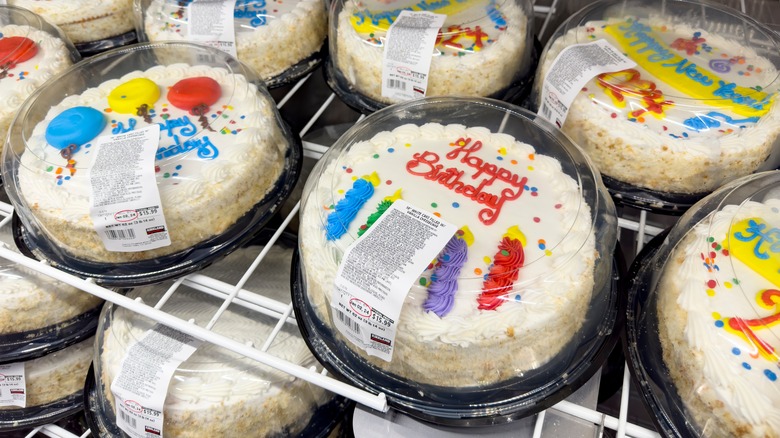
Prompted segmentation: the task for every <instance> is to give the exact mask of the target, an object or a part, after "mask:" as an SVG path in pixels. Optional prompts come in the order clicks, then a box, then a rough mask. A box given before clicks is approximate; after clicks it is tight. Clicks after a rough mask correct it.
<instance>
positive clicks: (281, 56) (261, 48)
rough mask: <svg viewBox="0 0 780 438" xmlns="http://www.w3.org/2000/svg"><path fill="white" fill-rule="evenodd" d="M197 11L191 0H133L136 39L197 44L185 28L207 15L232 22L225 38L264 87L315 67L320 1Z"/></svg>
mask: <svg viewBox="0 0 780 438" xmlns="http://www.w3.org/2000/svg"><path fill="white" fill-rule="evenodd" d="M199 7H200V8H201V9H198V10H197V11H196V10H195V6H193V3H192V1H191V0H187V1H178V0H135V10H136V26H137V28H138V35H139V39H141V40H142V41H152V42H156V41H165V40H171V41H193V42H201V43H202V42H203V39H202V38H201V35H199V34H198V31H199V29H198V28H193V27H191V25H190V21H191V20H192V19H193V18H192V16H193V14H196V17H195V20H197V19H198V18H197V17H198V16H200V17H203V16H207V17H209V20H210V21H211V22H213V23H216V22H220V19H230V20H231V21H233V22H232V27H233V33H234V35H230V36H229V37H228V38H231V39H232V40H233V42H234V43H235V46H234V47H235V48H234V50H235V53H236V55H237V57H238V59H239V60H241V61H242V62H244V63H246V64H247V65H249V66H250V67H252V68H254V69H255V71H257V73H258V74H259V75H260V77H261V78H262V79H263V80H264V81H266V84H267V85H268V86H269V87H276V86H280V85H284V84H287V83H290V82H292V81H294V80H296V79H298V78H300V77H301V76H303V75H305V74H306V73H308V72H310V71H311V70H313V69H314V68H315V67H317V65H319V61H320V60H321V54H320V49H321V47H322V44H323V42H324V41H325V37H326V36H327V32H328V26H327V21H328V17H327V11H326V6H325V2H324V0H274V1H270V0H269V1H266V0H240V1H237V2H235V8H234V10H233V12H232V14H231V13H230V11H225V10H224V7H223V6H222V4H217V5H213V4H212V5H199ZM202 8H207V10H203V9H202ZM198 14H199V15H198ZM220 14H222V15H225V14H227V17H220ZM201 27H202V26H201ZM200 33H202V31H201V32H200Z"/></svg>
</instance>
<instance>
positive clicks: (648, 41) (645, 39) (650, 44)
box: [618, 21, 674, 62]
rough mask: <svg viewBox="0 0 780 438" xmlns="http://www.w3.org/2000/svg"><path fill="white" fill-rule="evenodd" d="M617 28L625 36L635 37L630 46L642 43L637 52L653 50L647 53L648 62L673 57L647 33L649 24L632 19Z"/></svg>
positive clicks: (650, 29)
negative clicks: (642, 45) (628, 23)
mask: <svg viewBox="0 0 780 438" xmlns="http://www.w3.org/2000/svg"><path fill="white" fill-rule="evenodd" d="M618 29H620V30H622V31H623V35H624V36H625V37H626V38H636V41H632V42H631V43H629V45H630V46H638V45H640V44H644V45H645V46H644V47H643V48H641V49H637V52H638V53H645V52H648V51H649V52H653V53H650V54H648V55H647V60H648V61H650V62H662V61H667V60H669V59H672V58H674V53H672V52H670V51H669V50H668V49H666V48H665V47H664V46H663V45H661V43H659V42H658V41H656V39H655V38H653V37H652V36H650V35H648V34H647V33H648V32H652V28H650V26H646V25H644V24H642V23H640V22H638V21H632V22H631V24H630V25H629V26H625V25H621V26H618Z"/></svg>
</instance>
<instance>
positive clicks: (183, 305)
mask: <svg viewBox="0 0 780 438" xmlns="http://www.w3.org/2000/svg"><path fill="white" fill-rule="evenodd" d="M290 253H291V252H290V251H287V252H286V254H282V253H281V250H279V249H272V250H271V251H270V252H269V254H268V256H267V257H269V259H270V260H276V263H277V264H276V265H275V267H276V269H277V270H278V269H281V270H282V271H285V270H289V262H290V258H291V254H290ZM228 257H229V258H228V259H226V260H225V261H224V263H220V266H221V267H222V268H225V269H226V270H230V269H231V267H230V266H231V264H234V263H240V264H242V266H248V264H245V263H244V261H245V260H246V259H245V256H244V255H242V254H241V251H239V253H238V254H235V253H234V254H231V255H230V256H228ZM277 258H278V259H277ZM253 259H254V257H252V259H250V260H249V262H251V261H252V260H253ZM282 259H285V260H286V261H287V262H288V264H287V265H286V267H285V266H282V265H281V263H280V262H281V260H282ZM216 266H217V265H215V267H216ZM261 269H262V268H261ZM239 277H240V275H239ZM254 279H256V280H257V281H256V280H250V281H249V283H248V284H247V285H246V287H247V288H249V289H251V290H265V288H264V287H263V286H262V284H263V283H262V281H263V277H262V276H255V277H254ZM236 280H237V278H236V277H235V276H234V277H233V278H232V281H236ZM278 290H279V291H282V290H283V289H278ZM165 291H166V288H164V287H154V288H146V289H136V291H134V292H133V293H132V296H133V297H135V296H140V297H142V299H144V300H145V301H146V302H148V303H152V304H153V303H155V302H157V300H158V299H159V298H160V297H161V296H162V295H163V293H165ZM276 295H279V294H278V293H277V294H276ZM285 298H286V299H287V300H289V297H285ZM282 299H284V298H282ZM221 303H222V300H218V299H215V298H212V297H209V296H206V295H204V294H203V293H202V292H199V291H194V290H192V289H186V290H183V289H181V288H180V289H179V290H177V292H176V294H175V295H174V296H173V297H172V298H170V299H169V300H168V302H167V303H166V304H165V305H164V306H163V307H162V310H163V311H165V312H166V313H168V314H170V315H174V316H176V317H179V318H182V319H184V320H190V319H194V323H195V324H197V325H199V326H201V327H203V326H205V325H206V324H208V322H209V320H211V318H212V317H213V316H214V313H215V312H216V311H217V310H218V309H219V307H220V304H221ZM107 309H110V310H111V312H110V317H108V316H107V317H106V318H107V319H106V320H105V321H104V325H103V330H104V331H103V335H102V340H101V344H100V345H101V347H100V356H99V361H100V367H99V370H100V374H101V386H100V387H101V388H102V391H100V393H101V395H102V396H104V397H105V401H106V402H107V403H102V404H103V405H104V408H103V409H105V410H106V411H109V412H111V413H113V412H114V410H115V407H114V404H115V401H114V397H113V394H112V392H111V391H110V390H109V386H110V384H111V382H112V381H113V379H114V378H115V377H116V375H117V374H118V373H119V371H120V367H121V364H122V360H123V359H124V357H125V355H126V354H127V350H128V348H129V347H130V346H131V345H133V344H134V343H135V342H136V341H137V340H138V339H139V338H140V337H141V336H142V335H143V334H144V333H145V332H146V331H148V330H150V329H151V328H152V327H153V326H154V322H153V321H151V320H149V319H147V318H145V317H143V316H140V315H139V314H137V313H134V312H131V311H128V310H126V309H124V308H113V309H111V308H108V307H107ZM277 323H278V320H277V319H275V318H271V317H265V316H262V315H260V314H258V313H256V312H250V311H247V310H245V309H243V308H241V307H239V306H237V305H233V306H231V307H230V308H228V309H227V310H226V311H225V313H223V314H222V315H221V316H220V318H219V320H218V321H217V323H216V324H215V325H214V328H213V331H214V332H215V333H219V334H222V335H225V336H227V337H229V338H231V339H234V340H236V341H237V342H240V343H242V344H246V345H248V346H253V347H254V348H258V349H259V348H261V347H262V346H263V344H264V343H265V342H266V339H267V338H268V337H269V336H270V335H271V333H272V331H273V330H274V327H275V326H276V324H277ZM267 353H268V354H271V355H273V356H275V357H277V358H280V359H282V360H286V361H288V362H291V363H293V364H294V365H299V366H302V367H307V368H308V367H312V366H316V365H317V362H316V360H315V359H314V357H312V355H311V353H310V352H309V349H308V348H307V346H306V343H305V342H304V341H303V339H302V338H301V336H300V333H299V331H298V328H297V327H295V326H294V325H290V324H285V326H284V327H282V328H281V330H280V331H279V332H278V333H277V334H276V335H275V337H274V340H273V342H272V343H271V345H270V348H269V349H268V350H267ZM327 399H328V396H327V393H326V392H325V390H323V389H321V388H319V387H316V386H313V385H309V384H308V383H306V382H304V381H302V380H299V379H295V378H294V377H292V376H291V375H289V374H287V373H285V372H283V371H279V370H276V369H274V368H271V367H269V366H265V365H262V364H260V363H259V362H256V361H254V360H252V359H248V358H246V357H243V356H241V355H239V354H237V353H233V352H231V351H229V350H227V349H224V348H221V347H218V346H215V345H214V344H208V343H203V344H202V345H201V346H200V347H199V348H198V349H197V351H195V353H194V354H193V355H192V356H190V357H189V358H188V359H187V360H185V361H184V362H182V363H181V365H179V367H178V368H177V370H176V372H175V373H174V376H173V378H172V379H171V380H170V384H169V386H168V393H167V396H166V398H165V405H164V408H163V419H164V420H163V431H162V432H163V434H164V435H165V436H172V437H178V438H185V437H192V438H197V437H217V436H253V437H277V436H299V433H300V432H301V430H302V429H303V428H304V427H305V426H306V425H307V424H308V423H309V420H310V419H311V417H312V415H313V413H314V412H315V410H316V409H317V407H318V406H320V405H322V404H324V403H325V402H326V401H327ZM111 416H112V417H113V415H111Z"/></svg>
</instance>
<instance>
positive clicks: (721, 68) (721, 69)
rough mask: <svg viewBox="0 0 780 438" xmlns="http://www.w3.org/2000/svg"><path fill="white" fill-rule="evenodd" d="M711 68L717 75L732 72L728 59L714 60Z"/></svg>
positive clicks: (711, 61)
mask: <svg viewBox="0 0 780 438" xmlns="http://www.w3.org/2000/svg"><path fill="white" fill-rule="evenodd" d="M710 68H711V69H712V70H713V71H714V72H716V73H728V72H730V71H731V62H729V60H728V59H712V60H710Z"/></svg>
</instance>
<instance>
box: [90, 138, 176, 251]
mask: <svg viewBox="0 0 780 438" xmlns="http://www.w3.org/2000/svg"><path fill="white" fill-rule="evenodd" d="M159 144H160V125H157V124H154V125H151V126H149V127H148V128H144V129H138V130H135V131H130V132H126V133H124V134H119V135H107V136H103V137H98V139H97V140H96V141H95V149H96V150H95V161H94V164H93V166H92V169H90V174H89V182H90V185H91V188H92V191H91V193H90V206H91V208H90V217H91V218H92V222H93V224H94V226H95V231H96V232H97V233H98V236H99V237H100V238H101V240H103V245H104V246H105V247H106V249H107V250H109V251H118V252H134V251H146V250H149V249H155V248H162V247H164V246H168V245H170V244H171V238H170V236H169V234H168V227H167V226H166V224H165V216H164V215H163V210H162V203H161V202H160V191H159V190H158V189H157V178H156V177H155V173H154V160H155V154H156V153H157V147H158V146H159Z"/></svg>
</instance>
